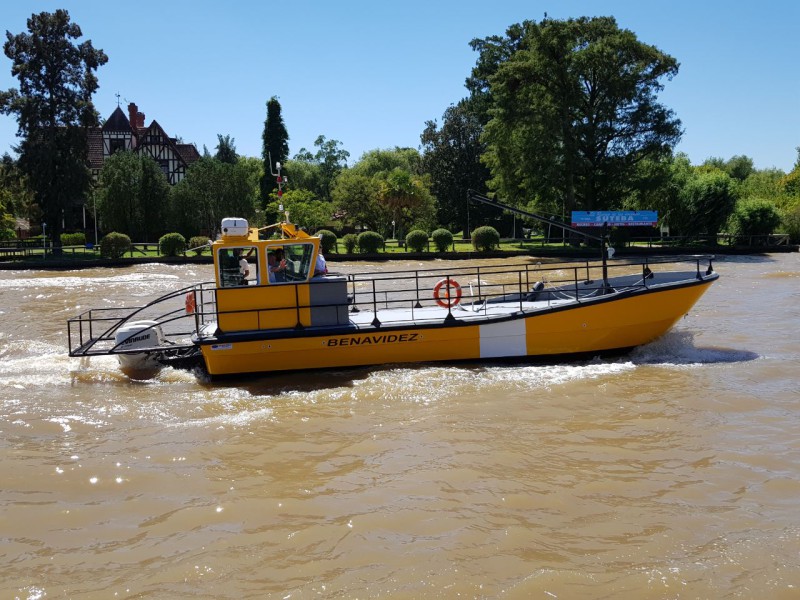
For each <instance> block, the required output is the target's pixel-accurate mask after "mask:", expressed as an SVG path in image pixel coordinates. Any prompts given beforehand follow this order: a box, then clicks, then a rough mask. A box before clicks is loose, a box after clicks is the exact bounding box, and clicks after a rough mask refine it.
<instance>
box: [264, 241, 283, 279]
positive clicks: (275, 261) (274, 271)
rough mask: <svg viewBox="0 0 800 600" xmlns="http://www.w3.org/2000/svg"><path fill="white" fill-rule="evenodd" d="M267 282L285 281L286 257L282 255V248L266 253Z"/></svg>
mask: <svg viewBox="0 0 800 600" xmlns="http://www.w3.org/2000/svg"><path fill="white" fill-rule="evenodd" d="M267 262H268V264H269V282H270V283H281V282H284V281H286V259H284V257H283V250H281V249H280V248H278V249H277V250H275V251H273V252H270V253H269V254H268V258H267Z"/></svg>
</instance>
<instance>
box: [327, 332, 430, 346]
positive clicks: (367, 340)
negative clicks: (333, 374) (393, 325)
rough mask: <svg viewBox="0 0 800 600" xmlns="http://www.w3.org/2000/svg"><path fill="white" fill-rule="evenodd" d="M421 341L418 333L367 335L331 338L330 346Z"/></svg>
mask: <svg viewBox="0 0 800 600" xmlns="http://www.w3.org/2000/svg"><path fill="white" fill-rule="evenodd" d="M417 339H419V334H418V333H397V334H395V333H386V334H383V335H365V336H363V337H352V338H331V339H329V340H328V346H329V347H330V346H367V345H369V344H397V343H402V342H415V341H417Z"/></svg>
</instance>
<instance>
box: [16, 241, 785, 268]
mask: <svg viewBox="0 0 800 600" xmlns="http://www.w3.org/2000/svg"><path fill="white" fill-rule="evenodd" d="M798 250H800V247H798V246H797V245H788V246H786V245H781V246H770V247H764V246H702V247H699V246H673V247H655V246H651V247H643V246H631V247H628V248H622V249H618V250H617V251H616V253H615V254H614V257H615V258H625V257H634V256H635V257H640V256H676V255H696V254H716V255H755V256H757V255H761V254H772V253H787V252H798ZM598 252H599V251H598V249H597V248H586V247H580V248H570V247H559V248H535V249H525V250H493V251H491V252H476V251H465V252H441V253H438V252H380V253H375V254H360V253H354V254H347V253H332V254H327V255H325V258H326V260H327V261H329V262H345V261H347V262H358V261H368V262H386V261H390V260H475V259H483V258H525V257H530V258H548V259H558V260H586V259H589V260H591V259H595V258H597V257H598ZM211 262H212V260H211V256H210V255H203V256H143V257H123V258H118V259H109V258H96V259H93V258H81V257H77V256H62V257H60V258H57V257H51V256H49V257H47V258H46V259H42V258H38V257H37V258H28V259H17V260H6V261H0V270H4V271H9V270H11V271H13V270H53V271H59V270H74V269H91V268H95V267H130V266H134V265H141V264H148V263H159V264H177V265H183V264H211Z"/></svg>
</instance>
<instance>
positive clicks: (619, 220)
mask: <svg viewBox="0 0 800 600" xmlns="http://www.w3.org/2000/svg"><path fill="white" fill-rule="evenodd" d="M604 223H607V224H608V226H609V227H633V226H641V225H650V226H655V225H658V211H657V210H620V211H613V210H592V211H584V210H573V211H572V226H573V227H602V226H603V224H604Z"/></svg>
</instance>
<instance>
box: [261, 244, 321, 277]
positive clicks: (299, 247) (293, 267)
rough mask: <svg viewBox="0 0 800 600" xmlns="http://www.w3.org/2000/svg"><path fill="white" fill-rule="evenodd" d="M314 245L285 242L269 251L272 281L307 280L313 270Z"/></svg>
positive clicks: (268, 257)
mask: <svg viewBox="0 0 800 600" xmlns="http://www.w3.org/2000/svg"><path fill="white" fill-rule="evenodd" d="M313 256H314V246H313V245H311V244H284V245H283V246H277V247H274V248H270V249H269V250H268V251H267V264H268V265H269V282H270V283H291V282H298V281H306V280H307V279H308V274H309V272H310V271H311V266H312V265H311V259H312V257H313Z"/></svg>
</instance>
